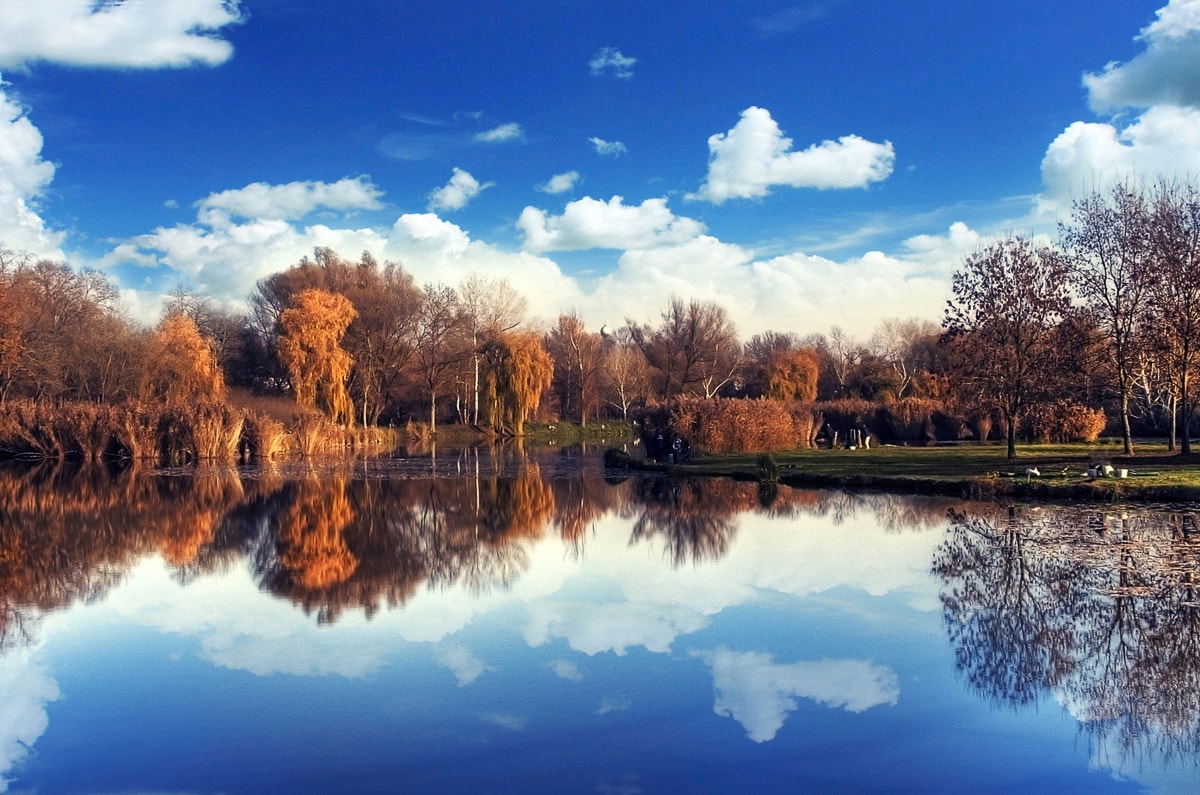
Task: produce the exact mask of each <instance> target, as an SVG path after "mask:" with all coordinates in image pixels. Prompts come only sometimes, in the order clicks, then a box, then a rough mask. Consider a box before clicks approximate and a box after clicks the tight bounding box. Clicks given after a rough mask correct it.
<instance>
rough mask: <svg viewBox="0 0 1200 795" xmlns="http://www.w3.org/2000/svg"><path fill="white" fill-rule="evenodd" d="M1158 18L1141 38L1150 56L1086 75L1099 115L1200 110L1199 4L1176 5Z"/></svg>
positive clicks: (1176, 1) (1188, 0) (1197, 0)
mask: <svg viewBox="0 0 1200 795" xmlns="http://www.w3.org/2000/svg"><path fill="white" fill-rule="evenodd" d="M1157 16H1158V18H1157V19H1156V20H1155V21H1154V22H1152V23H1151V24H1150V25H1148V26H1146V27H1145V28H1143V29H1142V32H1141V33H1140V34H1139V35H1138V37H1137V38H1138V39H1139V40H1141V41H1142V42H1144V43H1145V45H1146V49H1145V51H1143V52H1142V53H1140V54H1139V55H1137V56H1136V57H1135V58H1134V59H1133V60H1131V61H1129V62H1128V63H1119V62H1112V63H1109V64H1108V65H1107V66H1105V67H1104V70H1103V71H1102V72H1099V73H1095V74H1086V75H1084V77H1083V82H1084V85H1085V86H1087V89H1088V93H1089V97H1090V100H1091V104H1092V107H1093V108H1094V109H1095V110H1097V111H1100V112H1107V111H1113V110H1119V109H1121V108H1127V107H1137V108H1148V107H1152V106H1154V105H1163V104H1169V105H1189V106H1193V107H1196V106H1200V0H1171V2H1170V3H1169V4H1167V5H1166V6H1165V7H1163V8H1160V9H1159V10H1158V12H1157Z"/></svg>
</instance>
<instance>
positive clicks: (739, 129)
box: [688, 107, 896, 204]
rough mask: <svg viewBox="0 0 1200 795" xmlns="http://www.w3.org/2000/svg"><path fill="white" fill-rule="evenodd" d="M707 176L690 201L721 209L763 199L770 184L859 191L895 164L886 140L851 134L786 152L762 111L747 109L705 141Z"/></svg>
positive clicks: (783, 141) (787, 140)
mask: <svg viewBox="0 0 1200 795" xmlns="http://www.w3.org/2000/svg"><path fill="white" fill-rule="evenodd" d="M708 151H709V160H708V176H707V178H706V180H705V183H704V185H702V186H701V187H700V190H699V191H697V192H696V193H694V194H689V196H688V198H690V199H703V200H705V201H709V202H712V203H713V204H722V203H724V202H725V201H727V200H729V199H753V198H760V197H763V196H766V195H767V194H768V193H769V192H770V189H771V188H772V187H773V186H776V185H787V186H790V187H793V188H818V189H821V190H826V189H831V188H865V187H867V185H869V184H871V183H872V182H879V181H881V180H885V179H887V178H888V177H889V176H890V175H891V173H892V168H893V167H894V165H895V162H896V153H895V151H894V150H893V148H892V144H891V142H890V141H884V142H883V143H875V142H873V141H868V140H866V139H865V138H861V137H859V136H857V135H844V136H842V137H841V138H839V139H838V140H837V141H823V142H821V143H820V144H813V145H812V146H810V147H809V148H808V149H805V150H804V151H792V139H790V138H787V137H785V136H784V134H783V131H782V130H780V129H779V125H778V124H777V123H776V122H775V120H774V119H773V118H771V114H770V112H768V111H767V110H765V109H764V108H758V107H750V108H747V109H746V110H744V111H742V117H741V119H740V120H739V121H738V123H737V124H736V125H734V127H733V129H731V130H729V132H727V133H717V134H716V135H713V136H711V137H709V139H708Z"/></svg>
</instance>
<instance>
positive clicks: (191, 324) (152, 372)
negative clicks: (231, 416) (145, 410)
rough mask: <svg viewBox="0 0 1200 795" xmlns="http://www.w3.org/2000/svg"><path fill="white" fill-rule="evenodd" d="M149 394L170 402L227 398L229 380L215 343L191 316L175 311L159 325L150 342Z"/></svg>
mask: <svg viewBox="0 0 1200 795" xmlns="http://www.w3.org/2000/svg"><path fill="white" fill-rule="evenodd" d="M146 392H147V393H148V396H149V397H151V398H152V399H155V400H161V401H164V402H166V403H179V402H185V401H193V400H219V399H221V398H223V397H224V396H225V378H224V376H223V375H222V373H221V367H220V365H219V364H218V362H217V357H216V354H215V353H214V352H213V346H212V343H211V342H210V341H209V340H208V339H206V338H205V337H204V335H203V334H201V333H200V328H199V327H198V326H197V325H196V322H195V321H194V320H192V319H191V318H190V317H188V316H186V315H183V314H180V313H177V312H172V313H169V314H168V315H167V316H166V317H165V318H163V319H162V321H161V322H160V323H159V324H158V328H157V329H156V330H155V332H154V339H153V341H152V342H151V343H150V355H149V362H148V383H147V385H146Z"/></svg>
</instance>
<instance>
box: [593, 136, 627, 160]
mask: <svg viewBox="0 0 1200 795" xmlns="http://www.w3.org/2000/svg"><path fill="white" fill-rule="evenodd" d="M588 142H589V143H590V144H591V145H592V149H593V150H595V152H596V154H598V155H606V156H608V157H620V156H621V155H623V154H625V153H627V152H628V151H629V149H628V147H626V146H625V144H623V143H621V142H620V141H606V140H604V139H603V138H597V137H596V136H594V135H593V136H592V137H591V138H589V139H588Z"/></svg>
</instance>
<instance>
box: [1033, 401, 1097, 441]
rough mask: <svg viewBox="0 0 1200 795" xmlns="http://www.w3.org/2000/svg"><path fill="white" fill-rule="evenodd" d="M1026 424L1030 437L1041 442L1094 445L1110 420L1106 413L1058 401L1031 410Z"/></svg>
mask: <svg viewBox="0 0 1200 795" xmlns="http://www.w3.org/2000/svg"><path fill="white" fill-rule="evenodd" d="M1025 423H1026V425H1027V427H1028V430H1029V432H1030V435H1031V436H1032V437H1033V438H1034V439H1037V440H1038V441H1040V442H1094V441H1096V439H1097V438H1099V436H1100V434H1101V433H1103V432H1104V426H1105V424H1106V423H1107V418H1106V417H1105V416H1104V410H1103V409H1090V408H1088V407H1087V406H1084V405H1083V404H1081V403H1076V402H1075V401H1073V400H1056V401H1054V402H1052V403H1043V404H1039V405H1037V406H1033V407H1031V408H1030V409H1029V410H1028V411H1027V412H1026V415H1025Z"/></svg>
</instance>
